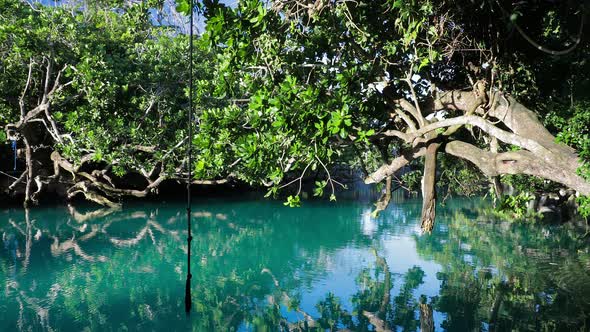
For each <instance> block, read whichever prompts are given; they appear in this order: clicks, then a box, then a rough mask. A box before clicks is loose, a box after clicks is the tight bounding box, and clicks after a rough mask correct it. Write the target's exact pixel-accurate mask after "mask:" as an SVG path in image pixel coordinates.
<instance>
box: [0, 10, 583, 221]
mask: <svg viewBox="0 0 590 332" xmlns="http://www.w3.org/2000/svg"><path fill="white" fill-rule="evenodd" d="M0 8H3V11H2V13H0V53H1V54H2V56H1V59H2V60H1V62H0V95H1V98H0V125H2V126H3V127H5V132H4V133H3V134H0V135H1V136H0V140H2V141H4V140H13V141H15V142H16V145H17V150H18V156H17V157H18V160H19V162H18V163H17V170H18V172H17V173H15V174H13V175H10V174H8V176H7V175H6V174H4V173H3V175H2V178H3V180H2V181H3V182H2V187H3V188H2V189H3V190H5V191H6V194H7V195H17V196H18V195H21V196H20V197H23V200H24V202H25V204H31V203H35V202H36V201H37V200H38V199H39V198H40V197H41V196H42V195H43V194H44V193H51V192H57V193H59V194H60V195H63V196H65V197H67V198H68V199H71V198H74V197H76V196H83V197H86V198H87V199H89V200H92V201H94V202H97V203H100V204H103V205H110V206H116V205H117V204H118V201H119V200H120V199H121V198H123V197H125V196H135V197H145V196H148V195H152V194H155V193H157V191H158V188H159V186H160V185H161V184H162V183H164V182H165V181H180V180H181V179H182V178H184V177H185V176H186V172H187V167H191V168H192V169H193V170H194V174H195V177H194V182H195V183H197V184H198V183H201V184H215V183H223V182H226V181H239V182H242V183H246V184H248V185H251V186H263V187H266V188H267V189H268V192H269V195H273V196H277V195H279V194H280V193H281V192H283V191H284V192H286V193H287V194H286V195H288V197H287V203H288V204H289V205H292V206H296V205H298V204H300V202H301V198H302V197H303V192H302V190H303V186H302V182H303V181H304V180H308V179H311V178H314V179H315V180H314V181H315V190H314V194H315V195H316V196H324V195H326V196H329V197H330V199H336V196H335V193H336V191H337V187H339V186H341V183H340V182H339V181H337V180H338V178H337V176H336V175H337V173H335V172H334V170H336V169H339V167H341V166H345V167H347V168H354V169H360V170H362V171H363V172H364V174H365V176H364V178H365V180H364V181H365V182H366V183H381V182H383V183H385V184H386V188H385V191H384V192H385V194H384V195H383V197H382V198H381V199H380V200H379V202H377V212H378V211H379V210H382V209H384V208H385V207H386V206H387V204H388V202H389V199H390V194H389V193H390V192H391V190H392V188H393V186H394V185H395V183H397V184H398V185H399V187H407V188H408V189H410V190H421V191H422V195H423V197H424V205H423V210H422V220H423V227H424V228H425V229H427V230H429V229H432V225H433V222H434V217H435V203H436V197H437V192H438V193H441V192H442V193H446V195H451V194H479V193H481V192H482V191H485V190H486V188H488V187H491V188H492V191H493V193H494V195H495V196H496V197H497V199H499V200H500V202H499V204H498V205H499V206H501V207H506V208H509V209H510V210H511V211H517V214H519V215H522V214H523V213H522V209H523V206H524V205H525V204H527V203H528V201H530V200H531V198H532V197H534V195H536V196H541V194H546V193H549V192H555V193H559V194H556V195H553V196H550V197H553V198H552V199H553V200H554V201H555V203H556V204H562V203H564V202H569V203H570V205H571V204H574V201H575V200H576V199H577V201H578V204H579V206H580V211H581V212H582V214H583V215H584V216H588V215H590V203H589V201H588V198H587V195H590V182H589V180H588V179H589V178H590V167H589V164H588V162H589V160H590V135H589V134H590V133H589V129H588V128H590V115H589V114H590V110H589V105H590V100H589V97H590V95H589V94H588V91H590V90H589V85H590V68H589V66H590V64H589V63H588V61H587V60H588V59H587V54H588V52H589V51H590V43H589V42H588V38H585V36H586V34H585V32H586V30H587V29H588V28H587V25H585V24H584V20H585V17H586V16H587V15H588V9H587V8H586V7H585V6H583V5H581V4H580V2H579V1H562V2H558V3H557V2H554V1H541V0H539V1H533V2H519V3H516V4H513V3H512V2H511V1H504V0H496V1H494V0H489V1H487V0H478V1H450V0H448V1H416V0H413V1H401V0H374V1H373V0H364V1H362V0H359V1H345V0H316V1H310V0H276V1H269V2H267V1H261V0H241V1H239V2H238V4H237V5H236V6H235V7H228V6H226V5H223V4H221V3H219V2H218V1H203V2H199V3H197V8H195V10H197V12H198V13H199V14H200V17H201V18H204V19H205V20H206V28H205V31H204V32H203V33H202V34H199V35H198V36H197V37H196V38H195V40H194V43H195V53H194V66H195V71H194V75H195V82H194V89H195V96H194V102H195V107H196V112H197V116H196V118H195V121H194V123H193V125H194V127H195V129H196V136H195V139H194V140H193V141H192V142H191V144H192V148H193V149H194V151H195V154H196V156H197V157H196V159H195V160H194V163H192V164H191V165H187V159H186V158H185V157H184V156H185V152H186V146H187V144H185V143H187V142H186V141H187V132H186V127H187V126H186V125H187V121H186V120H185V119H186V114H187V107H188V84H189V82H188V76H189V75H188V74H189V73H188V71H187V68H188V66H187V60H188V44H189V43H188V38H187V34H186V21H184V20H183V18H182V17H180V16H179V15H178V12H177V11H180V12H184V13H185V14H186V13H188V12H189V11H190V10H191V9H190V5H189V4H188V1H187V0H178V1H176V3H175V4H173V3H171V2H169V1H162V0H159V1H158V0H150V1H141V2H138V3H135V2H130V1H123V0H119V1H117V0H105V1H96V2H92V4H90V5H89V4H88V3H86V2H82V1H80V2H78V1H68V2H67V3H61V4H59V5H57V6H43V5H41V4H38V3H29V2H26V1H18V0H0ZM5 151H8V150H5ZM7 159H10V158H6V157H5V155H3V156H2V160H3V161H4V160H7ZM400 170H402V171H403V172H402V173H403V176H397V175H396V174H398V172H399V171H400ZM11 176H12V177H11ZM488 183H490V184H491V185H488ZM420 187H421V188H420ZM437 187H438V189H439V190H437ZM417 188H420V189H417ZM566 189H572V190H569V191H568V190H566ZM505 194H509V195H505ZM584 195H586V196H584ZM576 197H577V198H576ZM537 200H539V199H537ZM543 200H544V199H541V201H543ZM545 201H546V200H545Z"/></svg>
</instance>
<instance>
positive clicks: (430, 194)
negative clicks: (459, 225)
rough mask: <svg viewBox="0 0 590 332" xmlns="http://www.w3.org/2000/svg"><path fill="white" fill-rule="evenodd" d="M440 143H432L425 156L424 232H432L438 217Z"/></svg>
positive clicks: (423, 183) (423, 189) (423, 185)
mask: <svg viewBox="0 0 590 332" xmlns="http://www.w3.org/2000/svg"><path fill="white" fill-rule="evenodd" d="M439 147H440V144H439V143H432V144H430V145H429V146H428V148H427V149H426V155H425V156H424V174H423V177H422V225H421V227H422V231H424V232H431V231H432V229H433V228H434V218H435V217H436V154H437V152H438V148H439Z"/></svg>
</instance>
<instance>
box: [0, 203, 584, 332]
mask: <svg viewBox="0 0 590 332" xmlns="http://www.w3.org/2000/svg"><path fill="white" fill-rule="evenodd" d="M420 204H421V202H420V200H403V201H399V202H396V203H392V204H391V206H390V207H389V208H388V209H387V210H386V211H384V212H383V213H382V214H381V215H380V216H379V217H378V218H372V217H371V215H370V212H371V208H372V205H371V204H370V203H360V202H353V201H342V202H338V203H328V202H306V203H305V204H303V206H302V207H301V208H288V207H285V206H283V205H282V204H281V202H276V201H264V200H244V201H235V200H233V201H227V200H226V201H223V200H209V201H203V202H198V203H195V204H194V207H193V216H194V220H193V236H194V241H193V245H192V253H193V254H192V262H193V264H192V273H193V279H192V301H193V309H192V311H191V313H190V315H186V314H185V311H184V286H185V278H186V251H187V246H186V218H185V209H184V206H182V204H177V203H172V204H170V203H167V204H163V203H162V204H152V203H150V204H147V205H146V204H141V205H139V204H137V205H133V204H131V205H127V206H125V207H124V208H123V209H122V210H105V209H96V208H91V207H77V208H72V207H70V208H68V207H53V208H36V209H31V210H29V211H25V210H22V209H5V210H0V234H1V236H2V244H1V246H2V247H1V250H0V281H1V282H2V288H1V289H0V330H1V331H13V330H15V331H16V330H26V331H30V330H32V331H43V330H53V331H84V330H88V331H127V330H130V331H137V330H141V331H152V330H154V331H159V330H166V331H175V330H181V331H185V330H194V331H231V330H238V331H259V330H272V331H275V330H283V331H286V330H288V329H294V328H296V327H298V326H299V327H302V328H305V327H307V328H310V329H312V328H314V327H320V328H321V330H330V329H332V330H338V329H345V328H347V329H349V330H358V331H367V330H368V331H372V330H375V325H376V324H383V326H381V327H383V328H386V329H390V330H393V331H395V330H398V331H401V330H403V331H418V330H424V331H432V330H436V331H472V330H488V331H491V330H496V331H505V330H521V331H522V330H567V331H570V330H572V331H573V330H588V329H590V318H589V317H590V244H589V240H588V237H587V236H584V232H583V231H582V232H580V230H578V229H575V228H574V226H572V225H547V224H533V225H527V224H518V223H507V222H490V221H488V220H486V218H485V217H482V216H481V215H478V212H477V210H478V209H477V208H478V206H479V205H481V204H482V203H481V201H479V200H451V201H449V202H447V204H446V205H445V206H441V207H439V209H438V219H437V223H436V226H435V229H434V231H433V233H432V234H421V232H420V227H419V216H420Z"/></svg>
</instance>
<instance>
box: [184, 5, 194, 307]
mask: <svg viewBox="0 0 590 332" xmlns="http://www.w3.org/2000/svg"><path fill="white" fill-rule="evenodd" d="M190 11H191V13H190V30H189V31H190V32H189V84H190V85H189V93H188V95H189V110H188V143H187V144H188V151H187V154H188V164H187V165H188V176H187V178H186V197H187V199H186V217H187V219H186V225H187V230H188V236H187V239H186V240H187V244H188V251H187V256H186V260H187V265H186V289H185V295H184V308H185V310H186V313H187V314H188V313H190V310H191V307H192V300H191V279H192V277H193V276H192V274H191V242H192V240H193V236H192V233H191V180H192V172H191V168H192V158H193V156H192V142H193V126H192V123H193V11H194V8H193V0H190Z"/></svg>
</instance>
